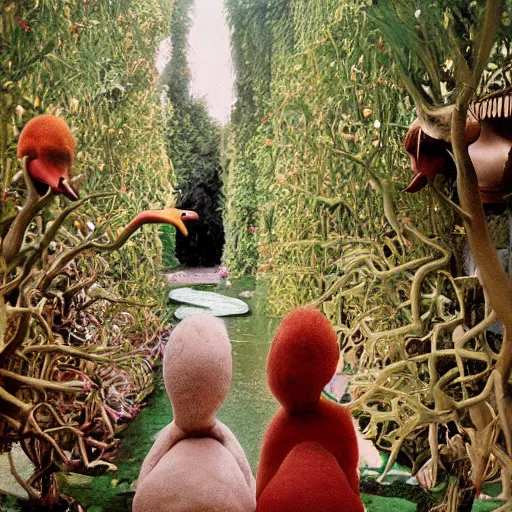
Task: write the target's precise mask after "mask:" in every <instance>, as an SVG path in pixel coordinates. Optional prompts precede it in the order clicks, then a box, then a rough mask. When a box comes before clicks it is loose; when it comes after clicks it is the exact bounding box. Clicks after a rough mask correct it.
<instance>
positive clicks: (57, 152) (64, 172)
mask: <svg viewBox="0 0 512 512" xmlns="http://www.w3.org/2000/svg"><path fill="white" fill-rule="evenodd" d="M75 147H76V142H75V139H74V137H73V135H72V134H71V131H70V129H69V127H68V125H67V124H66V121H64V119H61V118H60V117H57V116H51V115H41V116H37V117H34V118H33V119H31V120H30V121H29V122H28V123H27V124H26V125H25V127H24V128H23V130H22V131H21V135H20V139H19V142H18V151H17V156H18V158H23V157H28V159H29V160H28V164H27V166H28V171H29V174H30V177H31V178H32V180H33V181H34V185H35V187H36V189H37V191H38V192H39V193H40V194H41V195H43V194H44V193H46V191H47V190H48V187H50V188H51V189H52V190H53V191H54V192H55V193H56V194H63V195H65V196H66V197H67V198H68V199H71V200H73V201H74V200H76V199H78V193H77V192H76V190H75V189H74V188H73V187H72V185H71V183H70V180H71V178H70V173H71V168H72V166H73V160H74V157H75Z"/></svg>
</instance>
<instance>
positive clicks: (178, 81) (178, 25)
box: [164, 0, 224, 266]
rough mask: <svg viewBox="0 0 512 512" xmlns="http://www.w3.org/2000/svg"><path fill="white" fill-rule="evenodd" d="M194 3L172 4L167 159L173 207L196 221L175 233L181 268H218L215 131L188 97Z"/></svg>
mask: <svg viewBox="0 0 512 512" xmlns="http://www.w3.org/2000/svg"><path fill="white" fill-rule="evenodd" d="M192 4H193V2H191V1H190V0H176V3H175V6H174V13H173V25H172V48H173V52H172V59H171V61H170V63H169V65H168V67H167V69H166V71H165V74H164V76H165V79H166V82H167V85H168V88H169V89H168V91H169V99H170V102H171V104H172V106H173V110H172V117H171V118H170V119H169V122H168V140H167V146H168V154H169V156H170V158H171V160H172V162H173V165H174V169H175V171H176V176H177V182H178V184H177V190H178V191H179V194H178V198H177V206H178V207H180V208H183V209H188V210H194V211H196V212H197V213H198V214H199V221H198V222H194V223H191V224H190V225H189V226H188V231H189V235H188V236H187V237H184V236H182V235H181V233H177V234H176V256H177V258H178V259H179V261H180V262H181V263H183V264H185V265H189V266H197V265H204V266H210V265H216V264H218V263H220V259H221V255H222V248H223V245H224V226H223V222H222V211H221V209H222V192H221V186H222V183H221V175H222V167H221V164H220V137H221V133H220V127H219V126H217V125H216V124H215V122H214V121H213V120H212V119H211V118H210V117H209V114H208V110H207V107H206V105H205V104H204V103H203V102H202V101H201V100H198V99H196V98H193V97H191V95H190V70H189V67H188V61H187V48H188V46H187V41H188V34H189V29H190V25H191V19H190V12H191V8H192Z"/></svg>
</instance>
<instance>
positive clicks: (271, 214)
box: [224, 0, 510, 510]
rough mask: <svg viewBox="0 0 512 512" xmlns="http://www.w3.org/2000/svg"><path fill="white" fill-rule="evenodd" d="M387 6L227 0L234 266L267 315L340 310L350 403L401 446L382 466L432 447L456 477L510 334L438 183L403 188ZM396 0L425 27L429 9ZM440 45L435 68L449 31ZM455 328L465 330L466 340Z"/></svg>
mask: <svg viewBox="0 0 512 512" xmlns="http://www.w3.org/2000/svg"><path fill="white" fill-rule="evenodd" d="M391 3H393V2H391ZM396 3H398V2H396ZM381 4H382V2H379V3H377V4H376V3H375V2H371V1H366V0H360V1H357V2H349V1H346V0H328V1H320V0H315V1H309V2H306V1H305V0H287V1H284V0H282V1H278V0H264V1H263V0H262V1H260V2H251V3H248V2H244V1H242V0H227V2H226V5H227V7H228V12H229V19H230V23H231V25H232V30H233V33H234V38H233V53H234V56H235V62H236V65H237V89H238V90H237V92H238V98H237V104H236V107H235V110H234V114H233V117H232V123H231V126H230V135H231V137H230V139H229V140H228V143H227V144H226V159H227V167H226V181H225V187H226V188H225V190H226V197H227V212H226V222H227V227H228V233H229V235H228V240H227V244H226V253H225V255H224V260H225V262H226V264H227V266H229V267H230V270H232V271H235V272H238V273H244V272H247V271H248V270H251V269H254V268H255V267H256V266H257V269H258V273H260V274H262V276H263V278H264V279H266V280H268V284H269V286H268V295H267V303H268V304H269V305H270V306H271V311H272V312H276V313H279V314H284V313H286V312H288V311H290V310H291V309H293V308H294V307H296V306H297V305H301V304H308V305H311V306H314V307H318V308H319V309H321V310H322V311H323V312H324V313H325V314H326V315H327V317H328V318H329V319H330V320H331V322H332V323H333V325H334V326H335V328H336V329H337V331H338V337H339V340H340V352H341V359H340V364H339V369H340V370H345V371H347V372H350V373H352V374H353V377H352V380H351V391H352V393H353V397H354V401H353V402H352V403H351V404H350V405H349V407H350V408H351V409H352V410H353V412H354V413H355V415H356V416H357V417H358V419H359V422H360V425H361V427H362V428H363V430H364V432H365V434H366V435H367V436H368V437H369V438H372V439H374V441H375V443H376V445H377V446H378V447H379V448H380V449H382V450H386V451H389V452H390V453H391V457H390V459H389V464H388V466H387V469H389V467H390V466H391V464H392V463H393V461H394V460H395V459H396V457H397V456H399V455H401V456H402V457H404V459H403V460H405V461H408V462H409V463H410V465H411V466H413V467H414V468H415V469H418V468H419V467H420V466H421V464H423V462H424V461H426V460H428V459H429V458H430V457H432V459H433V460H434V462H433V467H434V468H435V469H434V471H437V468H438V467H439V466H438V465H439V461H440V460H442V462H441V464H442V465H444V468H446V469H447V471H448V472H450V471H451V474H452V475H457V474H462V473H461V471H463V472H465V473H464V474H467V472H468V468H469V467H470V464H469V461H468V459H467V457H466V456H464V457H459V458H457V457H458V455H456V454H455V452H454V451H453V447H450V446H447V445H449V443H448V442H447V438H450V437H451V436H453V437H452V439H454V440H455V439H456V437H457V436H461V438H463V439H464V440H465V441H467V443H468V445H470V444H471V446H472V448H468V452H469V451H470V449H473V450H475V451H477V450H478V446H479V444H478V443H479V442H480V441H478V440H477V441H475V440H474V438H473V439H471V440H470V439H469V437H468V436H467V435H466V432H467V429H468V428H473V427H474V425H473V424H472V423H471V421H470V420H468V418H469V415H462V413H461V412H460V411H463V410H464V411H465V412H466V411H467V408H468V407H469V405H470V403H471V400H468V401H467V402H465V397H468V396H471V397H474V396H476V395H477V394H478V393H480V392H482V389H483V388H484V386H486V385H487V384H486V383H487V378H486V377H485V375H488V373H486V372H490V371H491V370H490V369H491V368H492V365H493V363H492V361H491V360H490V359H486V356H485V355H484V352H485V350H486V349H485V348H484V350H483V351H482V350H481V347H486V346H487V345H486V343H491V344H492V346H493V348H492V350H494V351H496V350H499V346H500V344H501V340H500V338H499V336H498V337H494V336H493V335H489V337H487V335H486V333H485V332H484V331H485V322H482V319H483V318H484V308H483V300H482V290H481V288H480V285H479V283H478V280H477V279H476V278H475V277H469V276H466V275H465V274H464V268H463V267H464V265H463V262H462V258H461V255H462V253H463V252H464V249H463V246H464V243H465V236H464V235H465V233H464V228H463V227H462V226H461V225H460V224H461V221H460V219H459V218H458V217H456V216H455V215H454V213H453V211H452V210H450V209H448V208H447V207H446V206H445V204H444V203H441V202H440V200H439V199H437V197H435V196H433V195H432V189H431V187H427V188H426V189H424V190H422V191H421V192H419V193H416V194H407V193H405V192H404V189H405V187H406V186H407V184H408V183H409V182H410V180H411V178H412V176H413V175H412V172H411V169H410V162H409V158H408V157H407V155H406V154H405V152H404V150H403V148H402V141H403V140H404V137H405V134H406V132H407V130H408V128H409V125H410V123H411V122H412V120H413V119H414V118H415V117H416V113H415V109H414V105H413V104H412V102H411V100H410V98H409V97H408V95H407V94H406V93H405V91H404V90H403V88H402V87H401V86H400V80H399V78H398V76H397V75H396V73H395V69H394V62H396V60H395V59H396V56H393V55H392V54H391V53H390V51H389V49H388V47H387V44H386V41H385V40H383V37H382V34H381V32H380V31H379V30H378V29H377V26H376V24H375V23H374V20H373V19H372V18H371V14H372V13H373V14H374V15H375V12H376V11H377V12H378V11H379V8H380V7H381ZM442 4H443V9H444V8H446V3H445V2H442ZM475 4H476V3H475ZM401 5H403V6H407V9H408V11H407V12H408V15H409V19H410V20H412V21H411V24H410V26H409V27H408V28H409V30H410V32H411V33H413V34H416V30H417V24H421V23H422V21H423V19H420V20H419V21H417V15H418V13H416V12H415V9H413V6H412V5H411V4H410V3H409V2H405V1H404V2H402V3H401ZM429 7H430V6H429ZM372 9H375V10H374V11H373V12H372ZM429 12H430V11H429ZM442 12H443V11H442V10H441V13H442ZM419 15H420V16H421V10H419ZM507 19H508V18H507ZM438 21H439V24H440V27H441V29H440V31H439V33H443V31H444V33H446V30H445V29H443V17H442V16H441V18H439V20H438ZM506 26H507V27H509V21H508V25H506ZM404 30H405V29H404ZM394 34H395V35H396V36H397V39H399V38H400V37H401V35H402V34H400V33H399V32H396V31H395V32H394ZM508 41H509V40H508ZM439 43H440V45H441V46H443V50H444V51H443V52H439V54H436V58H437V57H439V62H438V61H437V60H436V64H437V65H440V66H441V65H443V64H444V59H446V58H447V56H448V55H449V54H450V46H449V38H448V37H447V36H445V39H440V40H439ZM507 44H508V43H507ZM499 47H500V45H498V48H499ZM397 48H398V51H397V54H400V55H402V53H401V52H400V50H401V47H400V46H399V45H397ZM507 48H508V46H505V50H503V52H504V54H507V55H510V52H509V50H507ZM421 49H422V47H421V48H420V51H421ZM500 51H502V50H500ZM404 55H407V56H409V54H406V53H405V51H404ZM404 61H405V62H406V63H409V62H410V60H408V59H405V58H404ZM497 62H498V63H500V64H501V61H499V60H498V61H497ZM497 68H498V66H496V65H494V68H491V67H489V74H492V73H493V71H492V69H494V70H496V69H497ZM251 69H254V73H253V74H252V75H251ZM419 76H420V77H421V79H424V76H425V73H424V71H423V73H421V74H419ZM494 76H498V75H497V74H496V75H494ZM508 84H510V82H508ZM448 182H449V180H448ZM241 184H243V186H241ZM439 186H440V187H441V188H442V189H443V190H444V191H445V192H446V193H447V194H451V193H453V189H452V187H451V184H450V183H444V184H442V183H441V184H439ZM251 228H252V229H251ZM255 228H256V229H255ZM480 322H481V323H480ZM475 326H478V327H475ZM456 328H457V329H459V330H460V329H462V332H464V329H466V328H467V329H469V330H471V335H470V334H468V335H467V336H463V337H462V338H461V340H462V341H461V342H460V344H459V343H458V337H460V334H458V333H457V332H456ZM473 328H474V329H473ZM462 342H463V343H462ZM463 346H464V348H463ZM463 349H464V350H466V352H464V354H465V355H464V356H461V355H460V354H461V353H462V352H460V351H461V350H463ZM461 357H467V358H468V360H467V363H466V362H465V363H464V364H462V363H460V361H461V359H460V358H461ZM484 359H485V364H482V365H481V364H480V362H479V361H483V360H484ZM483 367H485V370H482V368H483ZM481 396H483V395H481ZM455 404H456V405H455ZM446 411H450V412H449V413H447V414H449V419H447V418H448V416H444V414H445V413H446ZM448 422H452V423H450V428H447V427H446V424H447V423H448ZM454 433H456V434H457V436H455V435H454ZM464 436H466V437H464ZM440 445H444V446H443V450H444V449H445V447H446V451H444V452H443V454H442V455H440V448H439V446H440ZM473 453H474V452H473ZM459 455H460V454H459ZM472 463H473V464H475V463H474V460H473V461H472ZM486 463H487V459H485V460H484V462H483V464H484V465H483V467H484V468H485V467H486ZM462 465H464V468H463V469H461V467H462ZM491 473H492V471H491V470H489V474H491ZM507 474H508V473H507ZM438 481H439V480H438ZM470 492H472V491H470ZM455 494H457V493H456V492H455ZM447 495H449V492H447ZM455 508H457V507H454V509H455ZM460 510H462V509H460Z"/></svg>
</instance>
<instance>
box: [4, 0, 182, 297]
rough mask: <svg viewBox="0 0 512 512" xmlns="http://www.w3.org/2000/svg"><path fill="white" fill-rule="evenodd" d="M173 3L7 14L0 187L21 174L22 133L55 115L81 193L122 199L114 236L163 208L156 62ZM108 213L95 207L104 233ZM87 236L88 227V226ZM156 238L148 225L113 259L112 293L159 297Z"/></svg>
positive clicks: (68, 5) (64, 2) (16, 7)
mask: <svg viewBox="0 0 512 512" xmlns="http://www.w3.org/2000/svg"><path fill="white" fill-rule="evenodd" d="M172 3H173V2H172V0H152V1H150V2H143V3H141V2H135V1H132V0H116V1H113V2H99V1H95V0H91V1H84V2H82V1H80V2H78V1H69V0H60V1H57V2H55V1H53V0H52V1H48V0H41V1H37V2H36V1H32V0H21V1H16V2H10V3H9V2H8V3H7V5H5V4H4V7H3V12H2V26H1V30H2V34H1V35H2V45H4V46H3V48H2V53H1V59H2V68H1V69H2V71H1V72H2V78H1V85H0V87H2V94H1V95H0V96H1V98H0V101H1V102H2V109H1V115H2V119H1V129H2V137H1V141H0V144H1V145H0V148H1V158H2V175H3V176H2V184H3V188H4V189H6V188H8V184H9V183H10V178H11V177H12V175H13V174H14V173H15V172H16V170H17V161H16V158H15V150H16V139H17V134H18V133H19V130H20V129H21V128H22V127H23V125H24V124H25V123H26V122H27V120H29V119H30V118H31V117H33V116H34V115H37V114H40V113H54V114H58V115H60V116H62V117H64V118H65V119H66V120H67V122H68V123H69V124H70V126H71V128H72V130H73V133H74V135H75V137H76V138H77V141H78V153H77V159H76V166H75V175H76V180H77V182H78V184H79V185H80V188H81V189H82V190H83V193H88V192H100V191H116V192H119V196H118V200H117V202H116V204H115V206H113V208H114V211H115V220H114V221H113V222H112V223H111V224H110V225H109V227H108V232H109V233H110V234H111V236H112V235H113V234H114V233H115V231H116V229H118V228H119V227H121V226H123V225H125V224H126V223H127V222H128V221H129V220H130V219H131V218H132V217H133V216H134V215H135V214H136V213H137V212H138V211H141V210H142V209H145V208H148V207H164V206H165V203H166V200H167V196H168V195H169V193H170V192H171V190H172V189H171V185H170V182H169V177H170V176H171V175H172V173H171V166H170V165H169V160H168V157H167V156H166V153H165V145H164V141H165V139H164V135H165V132H164V124H163V116H162V111H161V108H160V103H159V100H158V91H157V87H156V84H157V76H156V69H155V67H154V55H155V51H156V48H157V46H158V44H159V41H160V40H161V39H163V38H164V37H166V36H168V35H169V33H170V16H169V12H170V10H171V8H172ZM111 208H112V206H111V205H110V204H109V205H107V206H106V207H105V208H103V207H98V209H97V210H92V209H90V210H89V211H88V212H87V214H86V215H84V220H89V221H91V222H93V223H94V224H95V226H96V227H97V228H98V229H99V228H102V227H103V222H104V219H105V216H106V214H107V211H108V210H110V209H111ZM83 229H84V230H85V231H87V228H86V227H84V228H83ZM159 245H160V242H159V240H158V238H157V230H156V229H155V228H151V227H147V228H145V230H144V231H143V232H141V233H140V234H138V235H137V236H136V238H134V239H133V241H131V242H130V243H129V247H128V248H125V249H124V250H123V251H122V252H121V253H120V254H116V255H112V256H111V259H110V260H109V262H110V264H111V265H110V266H109V271H108V275H109V277H112V281H110V282H109V283H108V285H109V286H112V287H115V288H120V291H122V292H123V293H127V294H128V296H132V297H139V298H141V297H148V296H152V295H154V292H155V290H158V285H157V284H156V281H159V278H158V277H157V276H156V273H155V270H156V269H158V268H159V261H160V257H159V253H160V250H159Z"/></svg>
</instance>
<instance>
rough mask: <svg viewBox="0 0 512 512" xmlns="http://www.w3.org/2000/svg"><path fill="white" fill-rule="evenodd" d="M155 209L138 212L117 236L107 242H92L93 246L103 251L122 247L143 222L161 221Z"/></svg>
mask: <svg viewBox="0 0 512 512" xmlns="http://www.w3.org/2000/svg"><path fill="white" fill-rule="evenodd" d="M157 212H158V211H157V210H146V211H144V212H141V213H139V214H138V215H137V216H136V217H134V218H133V219H132V220H131V221H130V222H129V223H128V224H127V225H126V227H125V228H124V229H123V230H122V231H121V233H119V236H118V237H117V238H116V239H115V240H114V241H113V242H111V243H109V244H97V243H94V244H93V247H95V248H96V249H101V250H103V251H115V250H117V249H119V248H120V247H122V246H123V245H124V244H125V243H126V242H127V241H128V239H129V238H130V237H131V236H132V235H133V234H134V233H135V231H137V230H138V229H139V228H140V227H142V226H143V225H144V224H156V223H161V222H162V219H161V217H158V216H157Z"/></svg>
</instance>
